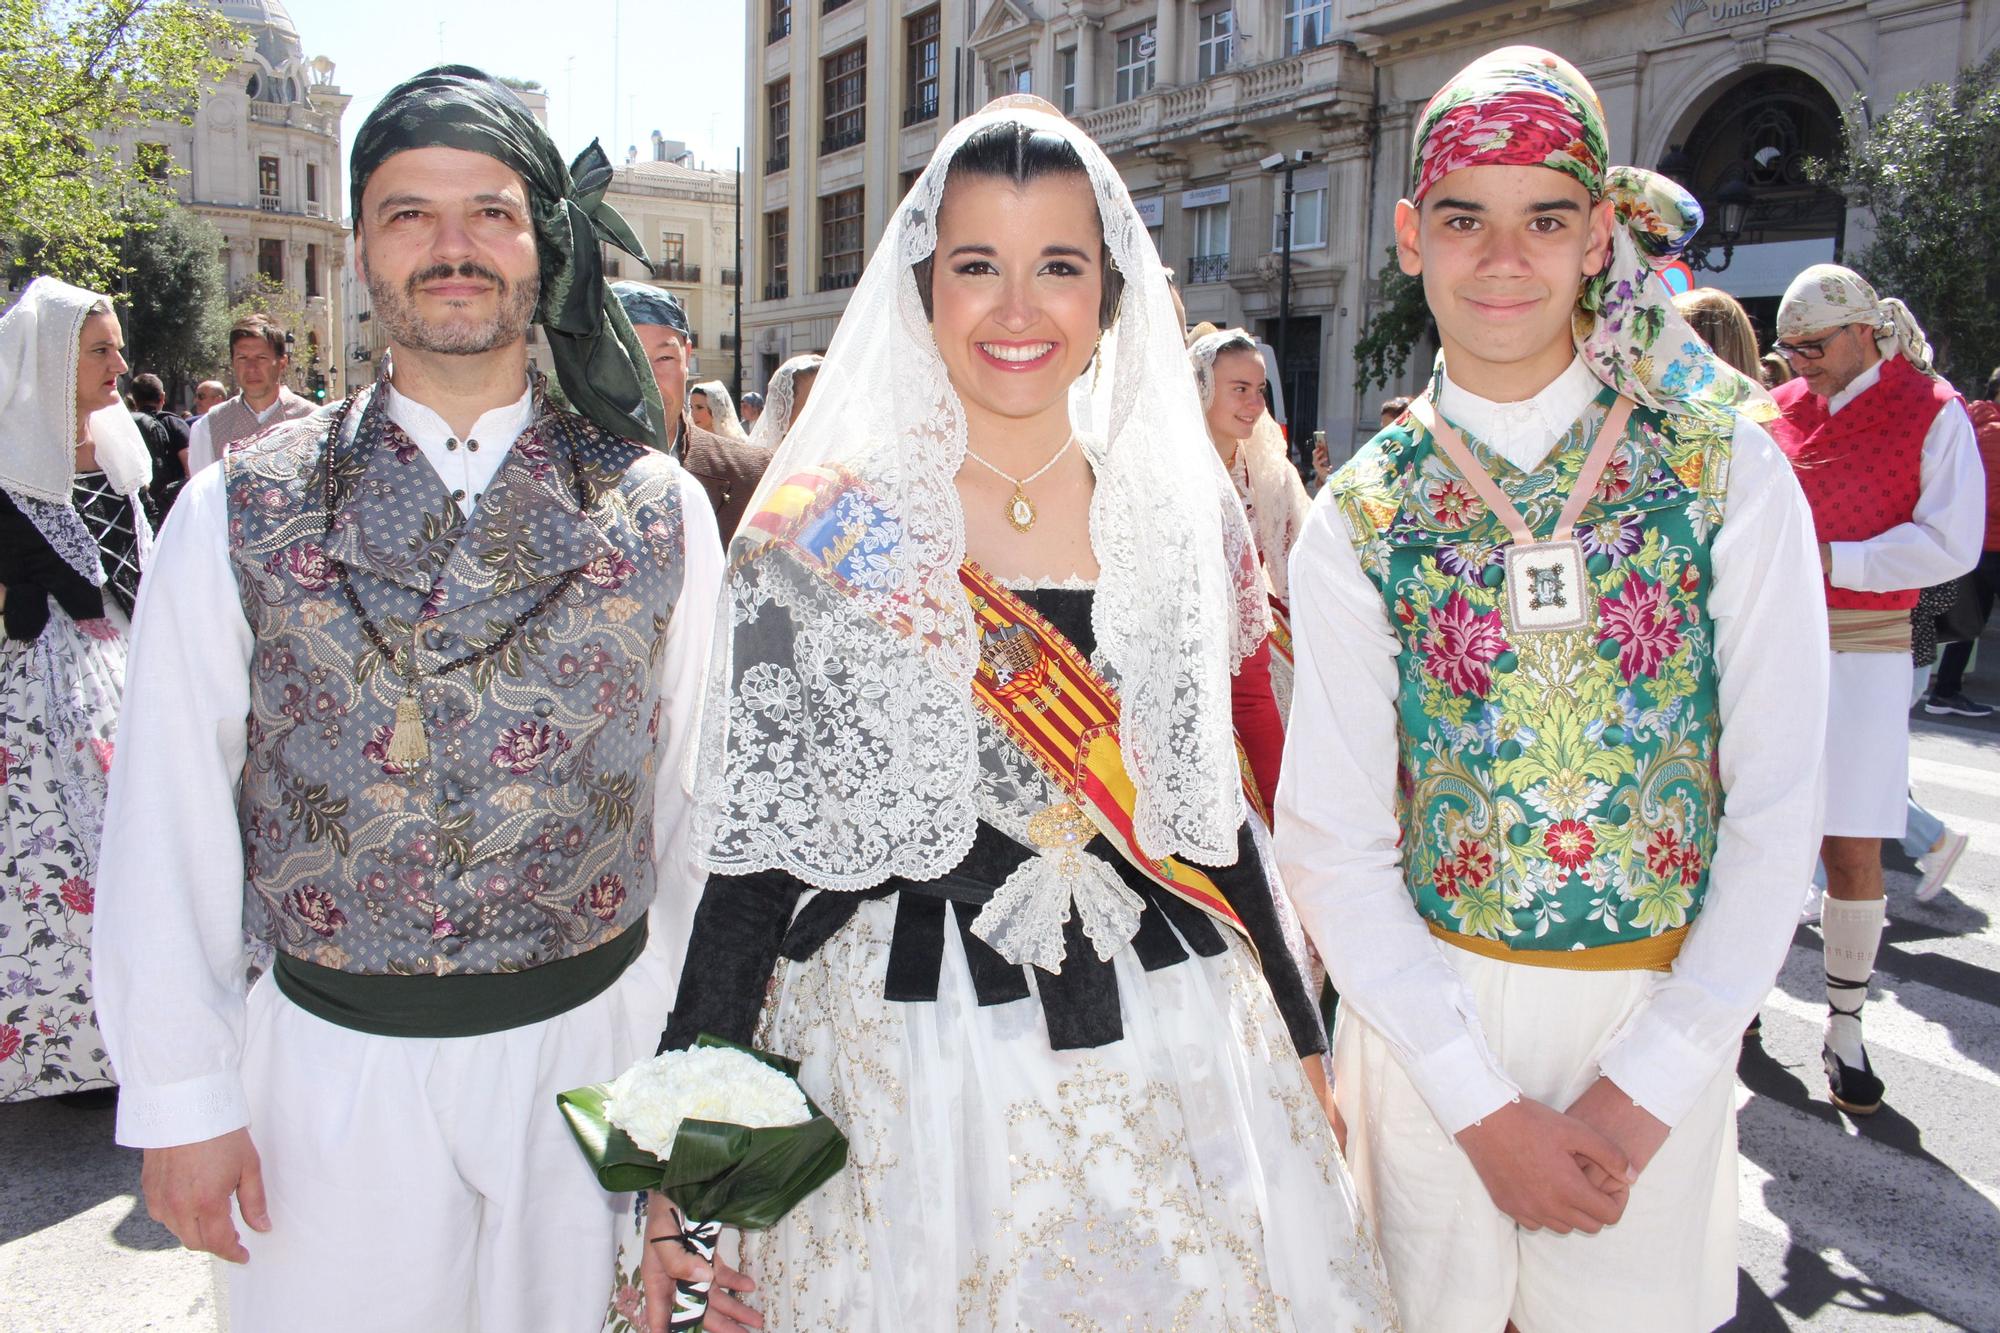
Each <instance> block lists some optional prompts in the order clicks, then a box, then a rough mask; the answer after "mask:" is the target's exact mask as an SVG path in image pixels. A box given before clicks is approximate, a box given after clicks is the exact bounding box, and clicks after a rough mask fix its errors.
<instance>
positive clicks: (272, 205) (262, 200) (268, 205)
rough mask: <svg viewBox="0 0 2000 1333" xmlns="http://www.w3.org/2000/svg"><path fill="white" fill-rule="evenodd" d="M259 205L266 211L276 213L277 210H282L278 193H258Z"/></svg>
mask: <svg viewBox="0 0 2000 1333" xmlns="http://www.w3.org/2000/svg"><path fill="white" fill-rule="evenodd" d="M257 207H258V208H260V209H262V210H263V211H264V212H266V213H276V212H279V211H280V206H279V203H278V196H277V195H275V194H260V195H258V196H257Z"/></svg>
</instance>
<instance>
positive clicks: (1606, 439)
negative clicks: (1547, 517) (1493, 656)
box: [1410, 394, 1633, 635]
mask: <svg viewBox="0 0 2000 1333" xmlns="http://www.w3.org/2000/svg"><path fill="white" fill-rule="evenodd" d="M1632 407H1633V403H1632V400H1631V399H1630V398H1626V397H1623V396H1620V397H1619V398H1618V400H1617V401H1616V402H1614V403H1613V404H1612V405H1611V411H1610V412H1609V413H1607V414H1606V416H1605V418H1604V425H1603V426H1602V427H1601V428H1600V429H1599V430H1598V432H1597V439H1596V442H1595V443H1593V444H1592V445H1591V446H1590V453H1589V454H1588V455H1587V456H1586V457H1585V458H1584V462H1583V467H1582V469H1581V470H1580V471H1579V472H1578V473H1577V478H1576V484H1575V485H1574V486H1572V487H1571V488H1570V493H1569V496H1568V498H1567V499H1565V500H1564V501H1563V506H1562V512H1561V513H1559V514H1558V515H1557V516H1556V526H1555V530H1554V531H1553V532H1551V533H1550V534H1549V535H1548V537H1547V538H1546V539H1540V538H1537V537H1536V536H1535V534H1534V531H1533V530H1532V529H1531V528H1529V527H1528V523H1527V520H1526V519H1524V518H1522V517H1521V511H1520V510H1518V509H1516V508H1515V507H1514V502H1513V501H1512V500H1510V499H1508V497H1507V493H1506V492H1505V491H1503V490H1501V489H1500V486H1499V483H1497V482H1495V481H1494V480H1493V477H1492V474H1490V473H1488V472H1487V470H1486V469H1485V468H1484V467H1483V466H1481V465H1480V462H1479V459H1478V458H1477V457H1476V456H1475V455H1474V454H1473V452H1472V450H1471V449H1469V448H1467V447H1466V444H1465V441H1464V440H1462V439H1460V438H1459V436H1458V432H1457V431H1455V430H1453V429H1452V428H1451V426H1450V424H1449V423H1447V422H1446V421H1445V419H1444V418H1443V417H1441V416H1439V415H1438V414H1437V407H1436V405H1435V404H1434V403H1432V401H1431V398H1430V395H1429V394H1425V395H1424V396H1423V397H1421V398H1419V399H1417V400H1416V401H1415V402H1413V403H1411V404H1410V415H1411V416H1413V417H1415V418H1416V419H1417V422H1418V424H1420V425H1421V426H1423V428H1424V429H1425V430H1426V431H1429V432H1430V434H1431V437H1432V438H1433V439H1435V440H1436V441H1437V442H1438V445H1439V447H1440V448H1442V449H1443V450H1444V452H1445V456H1446V457H1448V458H1450V459H1451V461H1452V464H1453V466H1455V467H1456V468H1457V469H1458V471H1459V473H1460V475H1462V476H1463V477H1464V478H1465V480H1466V481H1467V483H1468V484H1470V485H1471V487H1472V489H1473V491H1474V492H1475V493H1476V494H1477V495H1478V496H1479V498H1480V499H1481V500H1483V501H1484V502H1485V503H1486V507H1487V509H1489V510H1491V511H1492V513H1493V516H1494V517H1495V518H1497V519H1499V520H1500V522H1501V524H1502V525H1503V526H1504V527H1505V528H1506V529H1507V533H1508V535H1509V536H1510V537H1512V538H1513V541H1512V542H1511V543H1510V544H1509V545H1508V547H1507V554H1506V557H1505V559H1504V563H1503V564H1502V566H1501V572H1502V575H1503V578H1502V583H1503V587H1504V589H1505V592H1504V595H1503V596H1502V598H1501V607H1502V609H1503V611H1504V612H1505V618H1506V624H1507V629H1508V630H1509V632H1510V633H1513V634H1517V635H1522V634H1559V633H1567V632H1570V631H1574V630H1580V629H1588V628H1590V627H1591V625H1592V624H1593V623H1594V622H1595V620H1596V611H1597V606H1596V602H1597V599H1596V597H1595V595H1594V594H1593V593H1592V591H1591V587H1590V579H1589V576H1588V573H1587V571H1586V568H1585V565H1584V556H1583V543H1581V542H1579V541H1578V540H1577V539H1576V521H1577V519H1578V518H1580V517H1582V515H1583V510H1584V506H1586V505H1588V504H1589V503H1590V500H1591V497H1592V496H1594V495H1595V494H1596V493H1597V483H1598V479H1599V478H1601V477H1602V476H1603V475H1604V469H1605V467H1606V466H1607V465H1609V464H1610V462H1611V455H1612V453H1613V452H1615V451H1616V449H1617V447H1618V442H1619V440H1621V439H1623V438H1624V435H1625V422H1626V420H1627V419H1628V418H1629V417H1630V416H1631V415H1632Z"/></svg>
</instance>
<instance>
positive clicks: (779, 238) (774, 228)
mask: <svg viewBox="0 0 2000 1333" xmlns="http://www.w3.org/2000/svg"><path fill="white" fill-rule="evenodd" d="M791 243H792V210H791V209H789V208H774V209H772V210H771V211H770V212H768V213H766V214H765V215H764V299H765V300H766V301H782V300H784V299H785V298H786V297H787V296H789V295H791V290H792V264H791V252H790V246H791Z"/></svg>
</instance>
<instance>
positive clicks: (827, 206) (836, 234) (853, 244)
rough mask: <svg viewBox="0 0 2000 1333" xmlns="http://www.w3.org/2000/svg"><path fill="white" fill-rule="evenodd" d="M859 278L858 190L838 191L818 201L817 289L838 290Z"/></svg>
mask: <svg viewBox="0 0 2000 1333" xmlns="http://www.w3.org/2000/svg"><path fill="white" fill-rule="evenodd" d="M860 278H861V191H860V189H859V188H858V187H857V188H855V189H852V190H840V191H837V192H835V193H833V194H829V195H824V196H822V197H821V199H820V201H819V289H820V290H821V291H823V292H831V291H840V290H843V289H845V288H848V287H852V286H853V285H854V284H855V283H856V282H858V281H859V280H860Z"/></svg>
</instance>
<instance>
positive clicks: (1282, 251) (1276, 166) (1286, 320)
mask: <svg viewBox="0 0 2000 1333" xmlns="http://www.w3.org/2000/svg"><path fill="white" fill-rule="evenodd" d="M1312 160H1313V155H1312V150H1311V149H1310V148H1301V149H1298V150H1297V151H1295V152H1294V153H1293V154H1292V155H1291V156H1290V157H1286V156H1285V155H1284V154H1283V153H1273V154H1271V155H1270V156H1269V157H1266V158H1264V159H1262V160H1261V161H1259V162H1258V163H1257V165H1258V166H1259V167H1261V168H1262V169H1264V170H1265V171H1273V172H1281V173H1283V175H1284V177H1285V194H1284V203H1283V204H1282V205H1281V206H1280V208H1279V212H1278V339H1277V347H1276V351H1277V353H1278V383H1279V385H1280V387H1281V388H1285V387H1286V386H1285V369H1286V363H1285V351H1286V347H1285V344H1286V343H1287V342H1288V341H1289V340H1290V336H1291V326H1292V174H1293V173H1294V172H1296V171H1297V170H1298V169H1299V168H1300V167H1302V166H1305V165H1306V164H1307V163H1309V162H1311V161H1312ZM1285 402H1286V404H1287V405H1290V404H1291V403H1292V402H1293V398H1292V395H1291V393H1290V392H1289V391H1287V392H1286V393H1285ZM1285 424H1286V429H1287V432H1288V434H1287V435H1286V440H1285V444H1286V448H1287V450H1288V451H1290V452H1291V453H1293V454H1294V455H1296V454H1297V447H1296V441H1295V440H1294V439H1293V437H1292V435H1291V434H1290V433H1289V432H1290V426H1291V423H1290V422H1289V421H1288V422H1286V423H1285ZM1294 461H1296V459H1295V460H1294Z"/></svg>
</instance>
